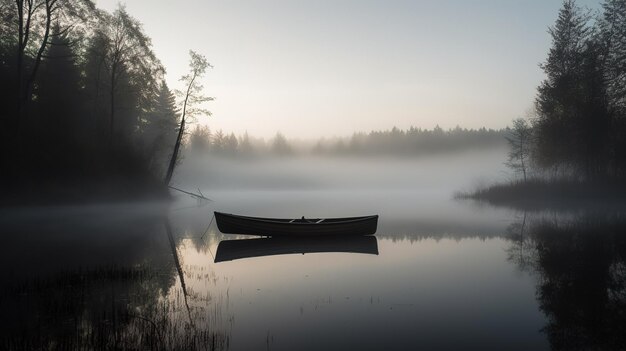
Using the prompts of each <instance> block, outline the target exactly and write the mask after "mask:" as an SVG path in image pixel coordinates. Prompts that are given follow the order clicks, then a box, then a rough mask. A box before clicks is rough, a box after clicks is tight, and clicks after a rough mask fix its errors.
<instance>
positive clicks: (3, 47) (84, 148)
mask: <svg viewBox="0 0 626 351" xmlns="http://www.w3.org/2000/svg"><path fill="white" fill-rule="evenodd" d="M164 73H165V69H164V67H163V65H162V64H161V62H160V61H159V59H158V58H157V57H156V56H155V55H154V53H153V51H152V46H151V41H150V38H148V37H147V36H146V35H145V33H144V32H143V29H142V26H141V24H140V23H139V22H138V21H137V20H136V19H134V18H133V17H131V16H130V15H129V14H128V13H127V12H126V10H125V9H124V7H122V6H120V7H119V8H118V9H117V10H115V11H114V12H113V13H108V12H105V11H102V10H100V9H97V8H96V7H95V4H94V3H93V2H92V1H90V0H28V1H27V0H16V1H2V2H1V3H0V126H1V132H0V133H1V135H0V149H1V151H0V169H2V171H1V172H0V174H1V175H0V177H1V178H3V179H4V184H15V183H18V184H19V183H24V182H30V183H32V184H37V185H43V184H46V183H51V184H52V183H58V182H61V183H63V182H65V183H71V182H74V181H81V180H95V179H107V180H111V179H124V181H130V180H132V179H136V180H141V181H142V182H143V181H145V180H149V179H154V180H155V182H158V181H157V180H158V179H162V175H163V172H164V171H165V168H166V164H165V163H166V161H167V159H168V158H169V155H170V154H171V153H172V145H173V143H174V142H175V140H176V133H177V128H178V127H177V126H178V122H177V121H178V118H179V116H178V112H177V109H176V105H175V99H174V96H173V94H172V92H170V90H169V88H168V86H167V84H166V83H165V80H164V79H163V77H164ZM7 181H8V182H11V183H6V182H7ZM4 184H3V185H4Z"/></svg>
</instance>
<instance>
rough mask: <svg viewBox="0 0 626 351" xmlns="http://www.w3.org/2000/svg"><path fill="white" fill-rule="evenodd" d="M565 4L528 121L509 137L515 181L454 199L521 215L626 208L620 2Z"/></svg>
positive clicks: (625, 64)
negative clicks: (596, 6)
mask: <svg viewBox="0 0 626 351" xmlns="http://www.w3.org/2000/svg"><path fill="white" fill-rule="evenodd" d="M602 7H603V12H602V13H599V14H597V15H592V14H591V13H590V12H589V11H587V10H585V9H582V8H581V7H579V6H578V5H577V4H576V1H574V0H565V1H563V6H562V8H561V10H560V12H559V15H558V18H557V20H556V23H555V24H554V26H553V27H551V28H550V29H549V31H548V32H549V34H550V36H551V37H552V47H551V48H550V50H549V52H548V57H547V59H546V61H545V62H544V63H542V64H541V68H542V69H543V71H544V73H545V75H546V78H545V80H544V81H543V82H541V84H540V85H539V87H538V89H537V98H536V100H535V108H534V110H533V111H532V113H531V115H530V116H529V117H530V118H529V119H528V120H527V119H521V118H519V119H516V120H514V121H513V125H512V128H510V129H509V134H508V135H507V141H508V144H509V150H510V151H509V157H508V160H507V162H506V165H507V166H509V168H511V169H512V170H513V171H514V172H515V173H517V174H518V175H519V177H520V178H519V179H517V180H513V181H510V182H508V183H499V184H494V185H491V186H488V187H484V188H480V189H476V190H474V191H473V192H469V193H457V194H456V195H455V197H456V198H459V199H474V200H479V201H483V202H487V203H490V204H492V205H498V206H508V207H515V208H522V209H532V208H542V207H543V208H561V207H568V208H571V207H578V206H591V207H593V206H596V205H602V206H607V205H608V206H613V205H624V204H626V152H625V151H626V85H625V84H624V82H625V81H626V1H623V0H605V1H604V2H603V3H602Z"/></svg>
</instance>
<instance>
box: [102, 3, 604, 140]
mask: <svg viewBox="0 0 626 351" xmlns="http://www.w3.org/2000/svg"><path fill="white" fill-rule="evenodd" d="M96 3H97V5H98V6H99V7H100V8H103V9H106V10H114V9H115V8H116V7H117V6H118V5H119V4H120V3H121V4H125V6H126V9H127V10H128V12H129V13H130V14H131V15H132V16H133V17H135V18H137V19H138V20H139V21H140V22H142V23H143V25H144V31H145V33H146V34H147V35H148V36H149V37H151V38H152V44H153V48H154V51H155V53H156V55H157V56H158V57H159V58H160V59H161V61H162V63H163V64H164V66H165V67H166V69H167V75H166V80H167V82H168V84H169V86H170V87H171V88H181V84H180V82H179V80H178V79H179V77H180V76H182V75H183V74H185V73H186V72H187V70H188V62H189V50H194V51H196V52H199V53H201V54H203V55H204V56H206V58H207V59H208V61H209V62H210V63H211V64H212V65H213V66H214V68H213V69H212V70H210V71H208V72H207V74H206V76H205V77H204V79H203V84H204V87H205V92H206V93H207V95H209V96H212V97H215V101H213V102H210V103H209V104H208V105H207V108H208V109H209V110H210V111H211V112H212V114H213V115H212V116H211V117H208V118H205V117H201V118H199V120H198V123H202V124H207V125H208V126H209V127H210V128H211V129H212V130H218V129H222V130H224V131H225V132H234V133H235V134H243V133H244V132H246V131H247V132H248V133H249V134H250V135H254V136H258V137H265V138H269V137H272V136H273V135H275V134H276V133H277V132H281V133H283V134H285V135H286V136H288V137H291V138H302V139H311V138H318V137H333V136H345V135H350V134H352V133H353V132H355V131H358V132H369V131H371V130H384V129H390V128H392V127H393V126H397V127H399V128H403V129H404V128H408V127H410V126H415V127H421V128H429V129H430V128H433V127H434V126H436V125H439V126H441V127H442V128H444V129H447V128H453V127H455V126H457V125H459V126H461V127H464V128H480V127H483V126H484V127H487V128H502V127H505V126H507V125H509V124H510V122H511V120H512V119H514V118H517V117H523V116H524V115H526V114H527V112H528V110H529V109H531V107H532V105H533V101H534V98H535V95H536V88H537V86H538V85H539V83H540V82H541V80H542V79H543V74H542V71H541V69H540V68H539V63H541V62H542V61H544V60H545V58H546V55H547V52H548V49H549V47H550V37H549V35H548V33H547V29H548V27H549V26H551V25H552V24H553V23H554V21H555V19H556V17H557V14H558V10H559V8H560V6H561V1H559V0H472V1H468V0H437V1H435V0H428V1H419V0H413V1H410V0H387V1H382V0H381V1H373V0H315V1H298V0H278V1H276V0H256V1H255V0H248V1H243V0H185V1H171V0H161V1H157V0H126V1H118V0H96ZM598 3H599V1H592V0H584V1H582V0H581V1H579V4H580V5H583V6H587V7H589V8H590V9H597V8H599V4H598Z"/></svg>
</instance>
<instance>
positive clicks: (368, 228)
mask: <svg viewBox="0 0 626 351" xmlns="http://www.w3.org/2000/svg"><path fill="white" fill-rule="evenodd" d="M215 221H216V222H217V228H218V229H219V230H220V232H222V233H224V234H247V235H260V236H292V237H297V236H346V235H372V234H375V233H376V227H377V226H378V215H373V216H363V217H347V218H304V217H302V218H296V219H283V218H260V217H247V216H241V215H235V214H229V213H222V212H217V211H216V212H215Z"/></svg>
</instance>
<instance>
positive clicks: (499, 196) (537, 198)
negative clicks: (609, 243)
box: [454, 178, 626, 211]
mask: <svg viewBox="0 0 626 351" xmlns="http://www.w3.org/2000/svg"><path fill="white" fill-rule="evenodd" d="M454 198H455V199H458V200H475V201H480V202H483V203H487V204H489V205H493V206H497V207H508V208H512V209H516V210H523V211H541V210H550V209H552V210H559V209H562V210H572V209H594V208H598V209H602V208H608V207H624V208H626V185H625V184H624V183H623V182H621V181H618V180H607V181H604V182H601V181H598V182H590V181H587V180H581V179H544V178H531V179H527V180H523V179H520V180H512V181H509V182H502V183H496V184H492V185H488V186H485V187H481V188H478V189H475V190H473V191H469V192H463V191H459V192H457V193H455V194H454Z"/></svg>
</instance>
